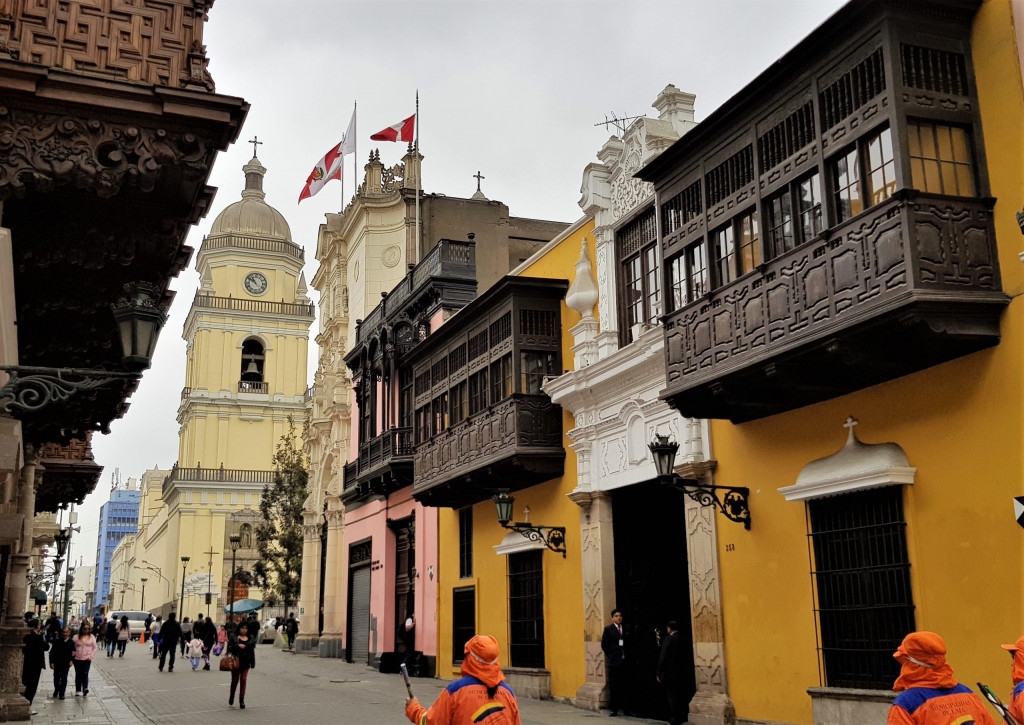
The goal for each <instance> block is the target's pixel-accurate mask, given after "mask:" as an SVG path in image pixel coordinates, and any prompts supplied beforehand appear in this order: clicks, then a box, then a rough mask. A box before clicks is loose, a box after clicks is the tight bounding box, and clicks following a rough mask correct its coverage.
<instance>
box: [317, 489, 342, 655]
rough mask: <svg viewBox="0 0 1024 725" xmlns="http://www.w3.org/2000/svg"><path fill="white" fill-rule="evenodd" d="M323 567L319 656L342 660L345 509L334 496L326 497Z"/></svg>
mask: <svg viewBox="0 0 1024 725" xmlns="http://www.w3.org/2000/svg"><path fill="white" fill-rule="evenodd" d="M326 516H327V564H326V566H325V571H324V633H323V635H321V637H320V643H319V649H320V656H321V657H344V656H345V648H344V632H345V582H344V580H343V576H344V568H343V567H342V563H343V553H344V535H345V509H344V508H343V507H342V504H341V501H340V500H339V499H338V497H337V496H328V497H327V513H326Z"/></svg>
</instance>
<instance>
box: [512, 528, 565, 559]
mask: <svg viewBox="0 0 1024 725" xmlns="http://www.w3.org/2000/svg"><path fill="white" fill-rule="evenodd" d="M498 523H501V522H500V521H499V522H498ZM501 525H502V527H503V528H506V529H508V530H509V531H515V532H518V533H520V534H522V535H523V536H525V537H526V538H527V539H529V540H530V541H539V542H540V543H542V544H544V546H546V547H548V548H549V549H551V551H553V552H555V553H556V554H561V555H562V558H563V559H564V558H565V527H564V526H534V525H533V524H530V523H524V522H522V521H516V522H513V523H510V524H507V523H506V524H501Z"/></svg>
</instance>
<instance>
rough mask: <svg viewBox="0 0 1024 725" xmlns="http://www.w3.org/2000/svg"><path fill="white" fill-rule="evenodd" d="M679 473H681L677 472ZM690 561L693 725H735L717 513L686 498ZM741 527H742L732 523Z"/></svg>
mask: <svg viewBox="0 0 1024 725" xmlns="http://www.w3.org/2000/svg"><path fill="white" fill-rule="evenodd" d="M677 470H678V469H677ZM685 515H686V554H687V556H686V558H687V561H688V563H689V567H690V624H691V627H692V629H693V664H694V671H695V673H696V678H697V693H696V694H695V695H694V696H693V699H692V700H691V701H690V714H689V722H690V725H732V724H733V723H734V722H735V721H736V709H735V707H734V706H733V703H732V699H731V698H730V697H729V687H728V680H727V679H726V668H725V631H724V628H723V626H722V585H721V580H720V577H719V569H718V545H717V540H718V532H717V522H718V518H717V516H718V513H717V510H716V509H715V507H714V506H701V505H700V504H699V503H697V502H696V501H694V500H693V499H691V498H690V497H689V496H687V497H686V508H685ZM733 525H734V526H738V525H739V524H733Z"/></svg>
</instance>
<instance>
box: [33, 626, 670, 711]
mask: <svg viewBox="0 0 1024 725" xmlns="http://www.w3.org/2000/svg"><path fill="white" fill-rule="evenodd" d="M256 664H257V667H256V669H255V670H253V671H252V672H251V673H250V675H249V683H248V693H247V695H246V705H247V708H246V709H245V710H239V709H238V707H237V704H236V706H235V707H229V706H228V704H227V695H228V686H229V683H230V676H229V675H228V673H226V672H219V671H218V670H217V664H216V662H214V663H213V670H212V671H210V672H203V671H201V670H200V671H198V672H193V671H192V669H191V667H190V666H189V663H188V660H187V659H183V658H178V660H177V662H176V663H175V669H174V672H158V671H157V668H156V662H155V661H154V660H153V659H152V657H151V655H150V653H149V652H148V651H146V648H145V647H144V646H139V645H133V646H131V647H129V650H128V654H127V655H126V656H125V657H124V658H123V659H122V658H117V657H115V658H112V659H108V658H107V657H105V656H104V655H103V654H102V652H101V653H100V656H99V657H98V658H97V659H96V660H95V661H94V662H93V667H92V672H91V673H90V678H89V679H90V683H89V696H88V697H74V696H73V691H74V683H73V673H72V678H71V679H72V682H71V684H70V685H69V688H68V689H69V694H68V695H67V699H65V700H63V701H61V700H51V699H49V697H48V696H49V695H50V694H51V692H52V689H51V687H52V685H51V682H52V675H51V674H50V671H49V670H47V671H46V672H45V673H44V674H43V679H42V680H41V681H40V683H39V693H38V694H37V695H36V698H35V702H34V708H35V709H36V710H37V711H38V714H37V715H35V716H34V717H33V718H32V723H34V724H38V723H46V724H48V725H69V724H75V725H78V724H81V723H90V724H92V723H96V724H105V723H110V724H111V725H113V724H115V723H116V724H117V725H122V724H123V725H141V724H143V723H146V724H148V723H161V724H163V723H167V724H168V725H171V724H173V725H194V724H195V723H215V724H216V723H233V722H236V721H237V722H241V720H242V719H244V720H245V721H246V722H247V723H249V725H261V724H266V725H270V724H271V723H274V724H277V723H302V725H313V724H315V723H331V725H334V724H335V723H342V724H343V725H385V724H388V723H394V724H395V725H399V724H400V723H403V722H407V721H406V720H405V718H404V715H403V710H404V702H405V687H404V685H403V684H402V679H401V677H399V676H398V675H382V674H381V673H379V672H377V671H376V670H372V669H370V668H367V667H366V666H364V665H355V664H348V663H346V662H343V661H341V660H336V659H320V658H318V657H313V656H308V655H300V654H292V653H289V652H282V651H281V650H279V649H277V648H275V647H272V646H262V645H261V646H260V647H259V649H258V650H257V656H256ZM445 684H447V682H446V681H444V680H433V679H422V678H414V679H413V684H412V686H413V691H414V692H415V693H416V696H417V697H418V698H419V699H420V701H421V702H423V703H424V704H428V705H429V703H431V702H433V701H434V698H436V697H437V695H438V694H439V693H440V691H441V689H442V688H443V687H444V685H445ZM519 706H520V713H521V718H522V722H523V725H595V723H596V721H597V720H605V722H606V723H607V725H611V723H616V722H620V723H623V724H624V725H638V724H641V723H643V724H651V723H655V722H657V721H654V720H644V719H641V718H632V717H619V718H616V719H614V720H610V722H609V715H608V712H607V711H603V712H601V713H595V712H590V711H587V710H579V709H577V708H575V707H572V706H571V705H566V704H562V703H557V702H552V701H541V700H529V699H526V698H523V699H521V700H520V701H519Z"/></svg>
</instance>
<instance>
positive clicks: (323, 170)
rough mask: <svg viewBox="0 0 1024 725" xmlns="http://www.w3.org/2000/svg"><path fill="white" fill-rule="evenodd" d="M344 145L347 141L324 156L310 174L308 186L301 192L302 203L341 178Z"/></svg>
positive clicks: (307, 180)
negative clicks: (332, 180)
mask: <svg viewBox="0 0 1024 725" xmlns="http://www.w3.org/2000/svg"><path fill="white" fill-rule="evenodd" d="M344 145H345V141H344V140H342V141H341V143H339V144H338V145H337V146H335V147H334V148H332V149H331V150H330V151H328V152H327V153H326V154H324V157H323V158H322V159H320V160H319V161H317V162H316V166H314V167H313V170H312V171H311V172H310V173H309V178H308V179H306V185H305V186H303V187H302V191H301V192H299V201H300V202H301V201H302V200H303V199H308V198H309V197H311V196H316V194H317V192H318V191H320V190H321V189H322V188H324V185H325V184H326V183H327V182H328V181H330V180H331V179H340V178H341V161H342V159H344V158H345V155H344V151H345V149H344V148H343V146H344Z"/></svg>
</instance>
